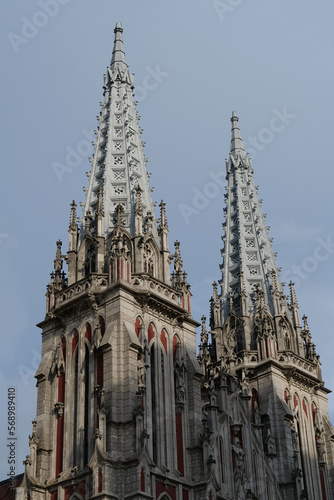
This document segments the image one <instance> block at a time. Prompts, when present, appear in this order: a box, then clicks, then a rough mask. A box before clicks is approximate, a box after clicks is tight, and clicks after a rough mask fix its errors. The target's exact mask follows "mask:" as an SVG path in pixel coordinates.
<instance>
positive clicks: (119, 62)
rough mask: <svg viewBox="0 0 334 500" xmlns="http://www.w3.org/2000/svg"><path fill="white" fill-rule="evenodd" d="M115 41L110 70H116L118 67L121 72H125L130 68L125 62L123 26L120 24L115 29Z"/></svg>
mask: <svg viewBox="0 0 334 500" xmlns="http://www.w3.org/2000/svg"><path fill="white" fill-rule="evenodd" d="M114 33H115V40H114V48H113V52H112V57H111V62H110V68H111V70H114V69H115V68H116V67H117V66H118V67H119V68H120V69H121V71H125V70H126V69H127V68H128V65H127V64H126V60H125V51H124V45H123V37H122V33H123V28H122V24H121V23H120V22H118V23H117V24H116V26H115V29H114Z"/></svg>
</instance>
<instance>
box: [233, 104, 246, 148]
mask: <svg viewBox="0 0 334 500" xmlns="http://www.w3.org/2000/svg"><path fill="white" fill-rule="evenodd" d="M231 122H232V132H231V148H230V153H231V154H234V155H236V154H237V153H243V154H245V148H244V144H243V142H242V138H241V133H240V128H239V123H238V122H239V118H238V117H237V114H236V112H235V111H233V112H232V118H231Z"/></svg>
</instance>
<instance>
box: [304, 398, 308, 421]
mask: <svg viewBox="0 0 334 500" xmlns="http://www.w3.org/2000/svg"><path fill="white" fill-rule="evenodd" d="M303 410H304V413H305V416H306V418H308V411H307V403H306V400H305V398H304V399H303Z"/></svg>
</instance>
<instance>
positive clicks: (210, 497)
mask: <svg viewBox="0 0 334 500" xmlns="http://www.w3.org/2000/svg"><path fill="white" fill-rule="evenodd" d="M209 500H212V493H211V491H210V493H209Z"/></svg>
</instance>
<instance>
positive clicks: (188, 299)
mask: <svg viewBox="0 0 334 500" xmlns="http://www.w3.org/2000/svg"><path fill="white" fill-rule="evenodd" d="M187 303H188V312H190V298H189V295H188V297H187Z"/></svg>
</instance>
